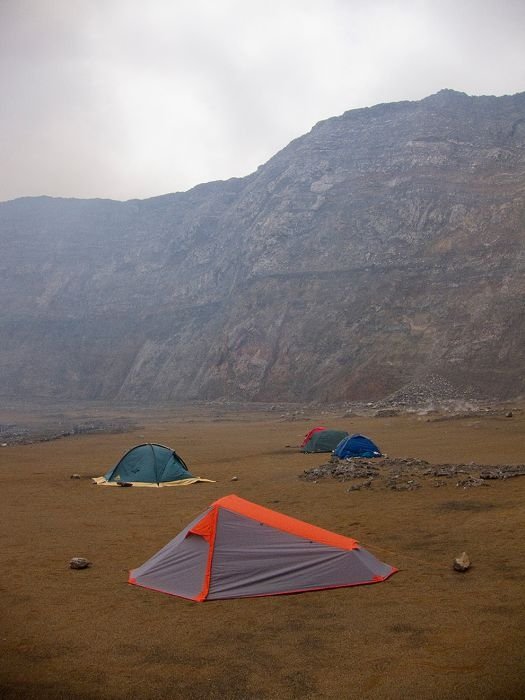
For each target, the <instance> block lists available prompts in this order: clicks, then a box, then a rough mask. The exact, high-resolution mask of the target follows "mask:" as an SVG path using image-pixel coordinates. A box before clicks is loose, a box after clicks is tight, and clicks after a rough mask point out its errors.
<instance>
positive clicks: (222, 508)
mask: <svg viewBox="0 0 525 700" xmlns="http://www.w3.org/2000/svg"><path fill="white" fill-rule="evenodd" d="M396 571H397V569H395V568H394V567H393V566H390V565H389V564H384V563H383V562H381V561H379V560H378V559H376V558H375V557H374V556H373V554H370V552H367V551H366V549H363V548H362V547H360V546H359V544H358V542H357V541H356V540H353V539H351V538H349V537H344V536H343V535H338V534H336V533H334V532H329V531H328V530H323V529H322V528H320V527H316V526H315V525H309V524H308V523H305V522H302V521H301V520H296V519H295V518H291V517H289V516H288V515H283V514H282V513H277V512H276V511H274V510H270V509H269V508H264V507H263V506H259V505H256V504H255V503H251V502H250V501H245V500H244V499H243V498H239V497H238V496H233V495H232V496H225V497H224V498H219V500H218V501H215V503H212V504H211V506H210V507H209V508H208V509H207V510H205V511H204V512H203V513H201V514H200V515H199V516H198V517H197V518H195V520H193V522H191V523H190V524H189V525H188V526H187V527H186V528H184V530H182V532H180V533H179V534H178V535H177V536H176V537H175V539H173V540H171V542H169V543H168V544H167V545H166V546H165V547H164V548H163V549H161V550H160V551H159V552H157V554H155V555H154V556H153V557H151V559H149V560H148V561H147V562H146V563H145V564H143V565H142V566H140V567H139V568H138V569H134V570H132V571H130V575H129V583H132V584H134V585H136V586H142V587H143V588H150V589H152V590H154V591H160V592H162V593H168V594H170V595H175V596H180V597H181V598H189V599H190V600H196V601H199V602H200V601H203V600H219V599H221V598H246V597H252V596H267V595H279V594H284V593H301V592H304V591H315V590H321V589H324V588H342V587H345V586H359V585H361V584H366V583H376V582H379V581H384V580H385V579H387V578H388V577H389V576H391V575H392V574H393V573H395V572H396Z"/></svg>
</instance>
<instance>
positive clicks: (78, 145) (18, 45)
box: [0, 0, 525, 200]
mask: <svg viewBox="0 0 525 700" xmlns="http://www.w3.org/2000/svg"><path fill="white" fill-rule="evenodd" d="M524 47H525V0H499V1H496V0H384V1H383V0H0V200H5V199H12V198H14V197H20V196H26V195H41V194H47V195H53V196H66V197H111V198H114V199H130V198H134V197H141V198H143V197H148V196H153V195H157V194H163V193H166V192H174V191H179V190H186V189H189V188H190V187H192V186H193V185H195V184H198V183H199V182H207V181H209V180H216V179H227V178H229V177H232V176H242V175H247V174H248V173H250V172H252V171H253V170H255V169H256V168H257V166H258V165H260V164H262V163H264V162H265V161H267V160H268V159H269V158H270V157H271V156H272V155H273V154H274V153H275V152H276V151H278V150H279V149H281V148H283V147H284V146H285V145H286V144H287V143H289V141H290V140H291V139H293V138H295V137H297V136H300V135H301V134H303V133H305V132H307V131H309V130H310V128H311V127H312V126H313V125H314V124H315V123H316V122H317V121H319V120H321V119H326V118H327V117H331V116H336V115H338V114H341V113H342V112H344V111H346V110H348V109H352V108H355V107H364V106H369V105H372V104H377V103H379V102H391V101H395V100H403V99H411V100H415V99H420V98H422V97H425V96H427V95H429V94H432V93H434V92H437V91H438V90H440V89H441V88H445V87H447V88H453V89H456V90H461V91H463V92H467V93H469V94H474V95H480V94H493V95H503V94H509V93H515V92H521V91H523V90H525V48H524Z"/></svg>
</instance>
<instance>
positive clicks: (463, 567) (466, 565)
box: [453, 552, 471, 571]
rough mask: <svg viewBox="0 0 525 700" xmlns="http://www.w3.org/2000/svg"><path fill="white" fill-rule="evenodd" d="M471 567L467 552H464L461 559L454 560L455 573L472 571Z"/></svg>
mask: <svg viewBox="0 0 525 700" xmlns="http://www.w3.org/2000/svg"><path fill="white" fill-rule="evenodd" d="M470 566H471V563H470V558H469V555H468V554H467V553H466V552H463V553H462V554H460V556H459V557H456V558H455V559H454V564H453V567H454V571H467V569H470Z"/></svg>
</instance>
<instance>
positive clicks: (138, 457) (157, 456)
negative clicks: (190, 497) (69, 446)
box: [93, 443, 209, 486]
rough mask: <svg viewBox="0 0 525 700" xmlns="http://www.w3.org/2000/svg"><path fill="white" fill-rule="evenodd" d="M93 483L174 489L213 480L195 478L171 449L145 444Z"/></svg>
mask: <svg viewBox="0 0 525 700" xmlns="http://www.w3.org/2000/svg"><path fill="white" fill-rule="evenodd" d="M93 481H94V482H95V483H96V484H98V485H104V486H118V485H119V484H122V485H124V484H132V485H134V486H174V485H177V484H180V485H186V484H189V483H192V484H193V483H195V482H196V481H209V479H201V478H200V477H194V476H193V475H192V474H191V472H190V471H189V469H188V467H187V466H186V464H185V463H184V460H183V459H182V457H179V455H178V454H177V453H176V452H175V451H174V450H172V449H171V448H170V447H166V446H165V445H157V444H154V443H145V444H143V445H136V446H135V447H132V448H131V450H129V451H128V452H126V454H125V455H124V456H123V457H122V459H121V460H120V461H119V462H118V463H117V464H116V465H115V466H114V467H112V468H111V469H110V470H109V471H108V472H107V473H106V474H104V476H99V477H97V478H96V479H94V480H93Z"/></svg>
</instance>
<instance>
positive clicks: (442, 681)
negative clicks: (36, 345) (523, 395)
mask: <svg viewBox="0 0 525 700" xmlns="http://www.w3.org/2000/svg"><path fill="white" fill-rule="evenodd" d="M108 413H110V411H109V410H108ZM119 415H120V414H119ZM340 415H341V413H339V414H334V415H333V416H330V415H326V414H325V415H311V419H310V420H298V421H295V422H292V421H284V420H283V419H282V418H279V416H277V415H275V413H270V412H268V413H261V412H250V411H249V410H247V411H246V412H245V413H237V414H232V413H228V414H227V415H226V414H225V415H224V416H223V418H222V419H221V417H220V416H219V417H217V412H216V414H215V415H214V414H213V413H212V412H208V413H206V411H202V410H198V409H190V408H188V409H185V410H182V409H177V410H174V411H173V412H172V413H170V412H168V411H167V410H162V411H160V410H159V411H158V412H154V411H149V412H144V413H143V414H141V415H138V414H136V415H134V416H133V417H134V418H135V419H136V421H137V423H138V424H139V425H140V427H139V428H138V429H137V430H134V431H133V432H132V433H126V434H115V435H88V436H78V437H71V438H66V439H62V440H56V441H52V442H47V443H35V444H31V445H25V446H16V447H11V446H10V447H4V448H2V449H0V518H1V524H2V528H1V531H0V537H1V550H0V552H1V562H2V566H1V579H0V588H1V594H2V602H1V608H0V610H1V613H0V615H1V620H0V654H1V656H0V658H1V662H0V697H2V698H8V699H11V698H38V699H40V698H64V699H66V698H67V699H68V700H69V699H70V698H71V699H79V700H80V699H85V700H87V699H88V698H137V699H144V700H148V699H150V698H175V699H176V698H187V699H200V698H203V699H207V698H210V699H211V698H213V699H215V698H221V699H225V700H234V699H235V700H244V699H246V700H248V699H261V700H273V699H275V700H277V699H281V698H282V699H283V700H285V699H295V698H298V699H299V698H300V699H306V698H340V699H351V698H360V699H362V698H374V699H375V698H378V699H381V698H392V699H397V698H403V700H408V699H410V698H415V699H418V700H425V699H427V698H429V699H432V700H439V699H441V698H455V699H456V698H462V699H465V698H466V699H474V698H491V699H496V698H498V699H500V698H501V700H504V699H505V700H509V699H512V698H521V697H525V684H524V678H525V661H524V658H525V657H524V650H525V604H524V602H525V598H524V593H525V590H524V577H525V538H524V536H523V531H524V525H525V508H524V504H525V477H518V478H515V479H509V480H507V481H497V482H491V483H490V486H489V487H483V488H472V489H466V490H465V489H461V488H457V487H456V485H455V482H454V481H451V482H450V483H449V484H447V486H445V487H443V488H432V487H431V486H430V485H428V484H425V485H424V487H423V488H421V489H419V490H418V491H412V492H397V491H390V490H386V489H383V490H374V488H372V489H369V490H366V491H359V492H353V493H348V491H347V485H345V484H342V483H338V482H336V481H333V480H332V481H323V482H320V483H317V484H314V483H308V482H304V481H302V480H300V479H299V478H298V475H299V474H300V473H301V472H302V471H303V470H304V469H307V468H309V467H312V466H317V465H319V464H322V463H323V462H325V461H326V458H325V456H323V455H304V454H301V453H299V452H298V450H294V449H290V448H287V447H286V445H296V444H298V443H299V442H300V439H301V436H302V435H303V433H305V432H306V430H307V429H308V428H309V427H311V426H313V425H316V424H318V423H319V422H322V423H324V424H329V425H331V426H333V427H337V428H339V427H340V428H342V429H346V430H349V431H350V432H363V433H365V434H367V435H370V436H371V437H372V438H374V439H375V440H376V441H377V442H378V443H379V445H380V447H381V448H382V449H383V451H385V452H387V453H388V454H389V455H390V456H399V457H420V458H423V459H427V460H429V461H430V462H433V463H442V462H447V461H448V462H465V463H468V462H471V461H476V462H479V463H483V464H498V463H507V464H510V463H522V462H524V461H525V440H524V435H525V413H524V412H518V413H517V414H515V416H514V417H513V418H512V419H504V418H502V417H489V416H487V417H482V418H479V417H478V418H458V419H456V420H447V421H435V422H434V421H431V422H429V421H427V420H424V419H422V418H418V417H415V416H414V417H393V418H356V419H349V418H341V417H340ZM24 418H25V419H29V416H27V415H26V416H24ZM8 419H11V420H13V415H12V414H8V412H5V411H4V412H3V414H1V413H0V420H8ZM14 419H15V420H17V419H20V416H15V417H14ZM146 441H148V442H161V443H164V444H167V445H170V446H172V447H173V448H174V449H176V450H177V451H178V452H179V453H180V454H181V455H182V456H183V457H184V459H185V460H186V461H187V462H188V465H189V467H190V469H191V470H192V471H193V473H194V474H197V475H200V476H205V477H209V478H211V479H216V483H214V484H198V485H194V486H190V487H186V488H176V487H175V488H165V489H139V488H129V489H118V488H104V487H97V486H94V485H92V484H91V482H90V481H89V479H88V478H87V477H90V476H97V475H100V474H103V473H104V472H105V471H106V470H107V469H108V468H109V467H110V466H111V465H112V464H113V463H115V462H116V461H117V460H118V459H119V458H120V456H121V455H122V453H123V452H124V451H125V450H126V449H128V448H129V447H131V446H132V445H134V444H136V443H139V442H146ZM74 472H78V473H80V474H81V475H82V477H86V478H82V479H81V480H71V479H70V475H71V474H72V473H74ZM234 475H235V476H237V477H238V481H234V482H231V481H230V480H231V477H232V476H234ZM228 493H237V494H238V495H240V496H242V497H244V498H247V499H250V500H253V501H255V502H257V503H260V504H262V505H265V506H267V507H269V508H274V509H276V510H280V511H282V512H284V513H286V514H288V515H292V516H294V517H297V518H300V519H303V520H306V521H308V522H311V523H314V524H316V525H319V526H321V527H324V528H327V529H330V530H333V531H335V532H338V533H341V534H344V535H348V536H350V537H354V538H356V539H358V540H359V541H360V542H361V543H362V545H363V546H365V547H366V548H367V549H369V550H370V551H371V552H373V553H374V554H375V555H376V556H378V557H379V558H380V559H382V560H383V561H386V562H388V563H389V564H393V565H395V566H397V567H398V568H399V569H400V571H399V573H397V574H396V575H395V576H393V577H392V578H390V579H389V580H388V581H386V582H384V583H380V584H376V585H371V586H358V587H354V588H342V589H337V590H326V591H319V592H312V593H303V594H298V595H286V596H276V597H266V598H252V599H250V598H247V599H242V600H226V601H217V602H208V603H200V604H199V603H194V602H191V601H187V600H183V599H179V598H176V597H170V596H166V595H163V594H160V593H155V592H152V591H148V590H144V589H140V588H136V587H134V586H129V585H128V584H127V583H126V580H127V572H128V569H130V568H133V567H136V566H138V565H140V564H142V563H143V562H144V561H145V560H146V559H147V558H149V556H150V555H152V554H153V553H154V552H156V551H157V550H158V549H160V548H161V547H162V546H163V545H164V544H165V543H166V542H168V541H169V540H170V539H171V538H172V537H174V536H175V535H176V534H177V532H178V531H179V530H180V529H182V527H183V526H184V525H185V524H187V522H188V521H189V520H190V519H192V518H193V517H194V516H196V515H197V514H198V513H199V512H201V511H202V510H203V509H204V508H205V507H206V506H207V505H208V504H209V503H211V502H212V501H213V500H215V499H217V498H219V497H220V496H223V495H226V494H228ZM464 550H465V551H467V552H468V554H469V555H470V557H471V559H472V568H471V569H470V570H469V571H468V572H466V573H464V574H458V573H456V572H454V571H453V570H452V561H453V559H454V557H455V556H457V555H458V554H460V553H461V552H462V551H464ZM73 556H85V557H87V558H88V559H90V560H91V561H92V562H93V566H92V567H91V568H89V569H87V570H84V571H73V570H70V569H69V568H68V563H69V559H70V558H71V557H73Z"/></svg>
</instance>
